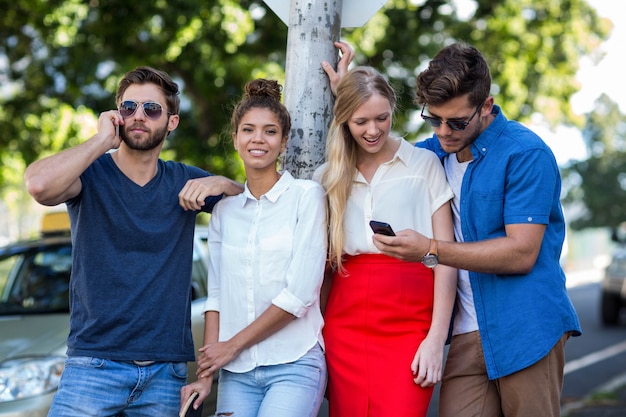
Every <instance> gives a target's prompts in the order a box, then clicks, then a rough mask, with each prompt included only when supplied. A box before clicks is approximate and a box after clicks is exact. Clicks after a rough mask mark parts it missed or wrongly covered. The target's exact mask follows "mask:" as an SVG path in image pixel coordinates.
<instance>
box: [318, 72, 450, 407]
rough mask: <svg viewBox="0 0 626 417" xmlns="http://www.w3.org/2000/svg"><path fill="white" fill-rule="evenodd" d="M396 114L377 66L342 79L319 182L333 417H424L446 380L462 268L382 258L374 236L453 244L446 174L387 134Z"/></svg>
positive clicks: (434, 159)
mask: <svg viewBox="0 0 626 417" xmlns="http://www.w3.org/2000/svg"><path fill="white" fill-rule="evenodd" d="M327 72H328V71H327ZM329 75H330V74H329ZM331 80H332V77H331ZM395 104H396V97H395V94H394V91H393V89H392V88H391V86H390V85H389V83H388V82H387V81H386V80H385V79H384V77H383V76H382V75H381V74H380V73H378V72H377V71H376V70H374V69H373V68H370V67H356V68H354V69H352V70H351V71H348V72H347V73H346V74H345V75H343V74H342V77H341V80H340V82H339V83H338V85H337V88H336V101H335V105H334V120H333V122H332V125H331V128H330V131H329V135H328V139H327V143H326V152H327V162H326V163H325V164H324V165H322V166H321V167H320V168H318V170H317V171H316V172H315V175H314V179H316V180H317V181H319V182H320V183H321V184H322V186H323V187H324V188H325V190H326V193H327V198H328V207H329V254H330V256H329V259H330V268H329V269H330V273H327V278H326V280H325V284H324V289H325V290H328V298H327V301H326V306H325V313H324V319H325V326H324V340H325V342H326V357H327V364H328V372H329V382H328V384H329V389H328V400H329V406H330V417H346V416H350V417H360V416H363V417H365V416H375V417H386V416H390V417H391V416H393V417H418V416H425V415H426V413H427V410H428V405H429V402H430V398H431V396H432V390H433V386H434V385H435V384H436V383H437V382H439V381H440V379H441V374H442V367H443V350H444V344H445V341H446V338H447V335H448V329H449V325H450V319H451V314H452V307H453V303H454V296H455V289H456V270H455V269H453V268H450V267H446V266H441V265H440V266H436V267H433V269H431V268H430V267H427V266H425V265H424V264H422V263H419V262H405V261H401V260H398V259H396V258H393V257H390V256H386V255H383V254H381V253H380V251H379V250H378V249H376V247H375V246H374V244H373V232H372V230H371V229H370V226H369V222H370V221H371V220H376V221H382V222H386V223H389V224H390V225H391V226H392V227H393V229H395V230H396V231H401V230H404V229H412V230H418V231H420V233H423V234H424V235H426V236H430V237H431V238H434V239H443V240H452V239H453V238H454V236H453V228H452V215H451V211H450V199H451V198H452V197H453V195H452V191H451V189H450V187H449V186H448V183H447V182H446V178H445V173H444V170H443V167H442V166H441V163H440V162H439V160H438V159H437V157H436V156H435V155H434V154H432V153H430V152H429V151H425V150H422V149H417V148H415V147H413V146H412V145H411V144H410V143H408V142H407V141H405V140H403V139H401V138H395V137H393V136H391V126H392V116H393V111H394V108H395ZM434 239H433V241H434ZM433 251H435V249H433ZM430 266H432V265H430Z"/></svg>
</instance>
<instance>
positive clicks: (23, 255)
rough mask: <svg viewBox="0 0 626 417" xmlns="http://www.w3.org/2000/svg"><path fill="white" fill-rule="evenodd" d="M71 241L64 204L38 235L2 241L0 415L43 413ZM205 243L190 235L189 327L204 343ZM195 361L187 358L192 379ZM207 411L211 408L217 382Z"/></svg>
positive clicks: (64, 313)
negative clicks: (190, 304)
mask: <svg viewBox="0 0 626 417" xmlns="http://www.w3.org/2000/svg"><path fill="white" fill-rule="evenodd" d="M71 255H72V244H71V240H70V236H69V219H68V218H67V213H66V212H60V213H51V214H48V215H46V216H45V217H44V219H43V221H42V236H41V238H39V239H33V240H29V241H21V242H15V243H12V244H9V245H6V246H4V247H1V248H0V335H2V336H0V417H18V416H22V417H26V416H28V417H39V416H42V417H45V416H46V415H47V413H48V408H49V407H50V404H51V402H52V397H53V395H54V393H55V392H56V390H57V387H58V384H59V379H60V377H61V373H62V372H63V368H64V361H65V352H66V349H67V345H66V341H67V340H66V339H67V336H68V333H69V281H70V272H71V267H72V258H71ZM207 270H208V250H207V248H206V244H205V243H204V242H202V241H201V239H200V238H199V237H196V238H195V241H194V254H193V269H192V290H191V297H192V300H193V301H192V306H191V309H192V316H191V317H192V328H193V337H194V345H195V347H196V351H197V349H198V348H200V347H201V346H202V341H203V334H204V318H203V316H202V311H203V307H204V301H205V299H206V296H207V284H206V277H207ZM195 372H196V364H195V362H192V363H189V378H190V380H193V379H195ZM212 391H213V392H212V394H211V396H210V397H209V398H208V399H206V400H205V403H204V405H205V407H204V414H203V415H205V416H206V415H210V414H211V413H212V412H213V411H214V409H215V398H216V397H215V396H216V392H217V390H216V387H214V389H213V390H212Z"/></svg>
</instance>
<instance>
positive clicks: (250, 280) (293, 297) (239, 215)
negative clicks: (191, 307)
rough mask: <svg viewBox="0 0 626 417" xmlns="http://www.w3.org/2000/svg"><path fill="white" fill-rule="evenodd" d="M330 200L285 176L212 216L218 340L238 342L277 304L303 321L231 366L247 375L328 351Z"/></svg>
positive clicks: (212, 300) (212, 303)
mask: <svg viewBox="0 0 626 417" xmlns="http://www.w3.org/2000/svg"><path fill="white" fill-rule="evenodd" d="M327 230H328V229H327V222H326V198H325V196H324V190H323V189H322V187H321V186H320V185H319V184H318V183H316V182H314V181H311V180H301V179H294V178H293V177H292V176H291V174H289V172H284V173H283V174H282V176H281V178H280V180H279V181H278V182H277V183H276V184H275V185H274V187H273V188H272V189H271V190H270V191H269V192H267V193H266V194H265V195H263V196H261V198H260V199H258V200H257V199H256V198H255V197H254V196H253V195H252V194H251V193H250V191H249V190H248V187H247V185H246V188H245V191H244V192H243V193H242V194H239V195H236V196H232V197H226V198H224V199H223V200H221V201H220V202H219V203H218V204H217V205H216V206H215V208H214V209H213V214H212V215H211V220H210V223H209V233H208V244H209V253H210V255H211V258H210V265H209V277H208V289H209V296H208V299H207V301H206V304H205V311H208V310H212V311H219V313H220V329H219V340H220V341H226V340H229V339H230V338H232V337H233V336H234V335H235V334H237V333H238V332H239V331H241V330H242V329H243V328H245V327H246V326H248V325H249V324H250V323H252V322H253V321H254V320H255V319H256V318H257V317H259V316H260V315H261V314H262V313H263V312H264V311H265V310H267V308H268V307H269V306H270V305H271V304H274V305H276V306H277V307H280V308H281V309H283V310H285V311H287V312H289V313H291V314H293V315H294V316H296V317H297V319H296V320H294V321H292V322H291V323H289V324H288V325H287V326H286V327H284V328H282V329H281V330H279V331H278V332H276V333H274V334H273V335H271V336H269V337H268V338H266V339H265V340H263V341H261V342H259V343H258V344H256V345H254V346H252V347H250V348H248V349H246V350H244V351H242V352H241V354H240V355H239V356H238V357H237V358H235V359H234V360H233V361H232V362H230V363H229V364H227V365H226V366H224V369H227V370H229V371H231V372H247V371H249V370H252V369H254V368H255V367H257V366H261V365H275V364H279V363H287V362H292V361H294V360H296V359H298V358H300V357H302V356H303V355H304V354H305V353H306V352H307V351H308V350H309V349H310V348H312V347H313V346H315V344H316V343H318V342H319V343H320V344H321V345H322V346H324V345H323V340H322V333H321V331H322V326H323V319H322V314H321V312H320V305H319V292H320V287H321V285H322V280H323V276H324V265H325V261H326V255H327Z"/></svg>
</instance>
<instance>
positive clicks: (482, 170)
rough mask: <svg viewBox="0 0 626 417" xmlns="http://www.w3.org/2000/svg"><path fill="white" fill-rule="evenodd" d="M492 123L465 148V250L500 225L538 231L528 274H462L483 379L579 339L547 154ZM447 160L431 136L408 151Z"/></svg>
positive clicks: (554, 170)
mask: <svg viewBox="0 0 626 417" xmlns="http://www.w3.org/2000/svg"><path fill="white" fill-rule="evenodd" d="M493 114H495V119H494V120H493V122H492V123H491V124H490V125H489V126H488V127H487V129H485V130H484V131H483V132H482V133H481V134H480V135H479V136H478V138H476V140H475V141H474V142H473V143H472V145H471V151H472V155H473V157H474V159H473V161H472V162H470V164H469V166H468V167H467V171H466V172H465V175H464V177H463V183H462V186H461V210H460V217H461V229H462V231H463V238H464V240H465V242H476V241H482V240H487V239H495V238H500V237H504V236H505V235H506V232H505V226H506V225H507V224H524V223H527V224H545V225H546V229H545V233H544V237H543V241H542V243H541V249H540V251H539V255H538V257H537V261H536V263H535V266H534V267H533V269H532V270H531V271H530V273H528V274H523V275H500V274H485V273H478V272H472V271H470V272H469V275H470V283H471V287H472V291H473V293H474V306H475V308H476V315H477V320H478V327H479V330H480V336H481V340H482V347H483V351H484V356H485V363H486V366H487V374H488V376H489V378H490V379H495V378H500V377H503V376H506V375H509V374H512V373H514V372H517V371H519V370H521V369H524V368H526V367H528V366H530V365H532V364H534V363H536V362H537V361H539V360H540V359H541V358H543V357H544V356H546V355H547V354H548V352H550V350H551V349H552V347H553V346H554V345H555V344H556V343H557V341H558V340H559V339H560V338H561V336H563V334H564V333H565V332H570V331H571V332H573V334H574V335H576V336H577V335H580V334H581V328H580V323H579V321H578V317H577V315H576V312H575V310H574V307H573V305H572V303H571V301H570V299H569V296H568V294H567V289H566V286H565V274H564V272H563V270H562V269H561V266H560V263H559V258H560V255H561V248H562V245H563V240H564V238H565V221H564V218H563V211H562V208H561V203H560V193H561V177H560V174H559V169H558V165H557V163H556V160H555V158H554V155H553V153H552V151H551V150H550V148H549V147H548V146H547V145H546V144H545V143H544V142H543V141H542V140H541V138H539V136H537V135H536V134H534V133H533V132H532V131H531V130H529V129H528V128H526V127H524V126H523V125H521V124H520V123H518V122H515V121H509V120H507V119H506V117H505V116H504V115H503V114H502V112H501V110H500V107H498V106H494V108H493ZM416 146H418V147H423V148H427V149H430V150H432V151H434V152H435V153H436V154H437V155H438V156H439V157H440V158H441V159H443V158H444V157H445V156H446V155H447V154H446V153H445V152H444V151H443V149H442V148H441V146H440V145H439V141H438V139H437V137H436V135H435V136H433V137H432V138H429V139H427V140H425V141H423V142H418V143H417V144H416Z"/></svg>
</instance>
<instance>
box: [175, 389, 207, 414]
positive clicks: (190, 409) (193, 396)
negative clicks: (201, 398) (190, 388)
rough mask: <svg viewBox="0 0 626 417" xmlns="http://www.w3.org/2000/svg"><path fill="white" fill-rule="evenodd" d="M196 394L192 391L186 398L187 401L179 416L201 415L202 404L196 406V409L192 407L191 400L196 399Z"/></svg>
mask: <svg viewBox="0 0 626 417" xmlns="http://www.w3.org/2000/svg"><path fill="white" fill-rule="evenodd" d="M198 395H200V394H198V393H197V392H195V391H194V392H193V393H192V394H191V395H190V396H189V398H188V399H187V402H186V403H185V406H184V407H183V411H182V413H180V417H200V416H202V406H200V407H198V409H197V410H194V408H193V402H194V401H195V400H196V398H198Z"/></svg>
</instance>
